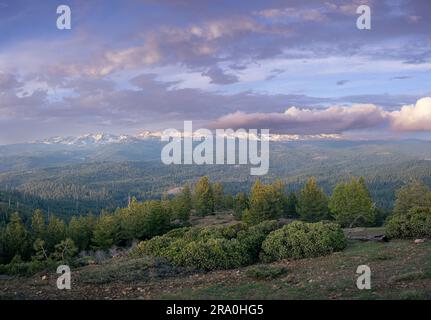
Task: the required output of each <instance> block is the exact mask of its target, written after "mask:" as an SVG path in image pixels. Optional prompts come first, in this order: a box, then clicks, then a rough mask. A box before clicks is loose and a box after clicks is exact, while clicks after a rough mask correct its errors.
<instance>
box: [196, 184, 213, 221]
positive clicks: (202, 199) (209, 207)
mask: <svg viewBox="0 0 431 320" xmlns="http://www.w3.org/2000/svg"><path fill="white" fill-rule="evenodd" d="M194 207H195V210H196V215H198V216H205V215H208V214H212V213H213V212H214V199H213V191H212V187H211V184H210V182H209V178H208V177H207V176H204V177H202V178H201V179H200V180H199V181H198V182H197V183H196V186H195V194H194Z"/></svg>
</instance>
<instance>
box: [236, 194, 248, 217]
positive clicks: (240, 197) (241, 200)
mask: <svg viewBox="0 0 431 320" xmlns="http://www.w3.org/2000/svg"><path fill="white" fill-rule="evenodd" d="M247 208H248V198H247V196H246V194H245V193H244V192H239V193H237V195H236V196H235V199H234V202H233V215H234V217H235V218H236V219H237V220H241V219H242V215H243V212H244V210H245V209H247Z"/></svg>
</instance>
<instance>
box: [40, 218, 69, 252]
mask: <svg viewBox="0 0 431 320" xmlns="http://www.w3.org/2000/svg"><path fill="white" fill-rule="evenodd" d="M65 238H66V225H65V223H64V221H63V220H61V219H59V218H57V217H55V216H54V215H51V216H50V217H49V221H48V225H47V226H46V232H45V236H44V238H43V240H45V244H46V248H47V250H48V251H49V252H53V251H54V247H55V245H56V244H58V243H60V241H61V240H64V239H65Z"/></svg>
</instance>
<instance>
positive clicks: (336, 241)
mask: <svg viewBox="0 0 431 320" xmlns="http://www.w3.org/2000/svg"><path fill="white" fill-rule="evenodd" d="M345 246H346V237H345V235H344V233H343V230H342V229H341V228H340V227H339V225H337V224H334V223H324V222H318V223H306V222H300V221H295V222H292V223H291V224H288V225H285V226H284V227H283V228H281V229H279V230H276V231H273V232H271V233H270V234H269V235H268V237H267V238H266V239H265V241H264V242H263V244H262V252H261V255H260V256H261V259H262V260H263V261H265V262H269V261H275V260H281V259H288V258H290V259H301V258H310V257H317V256H323V255H326V254H330V253H332V252H334V251H340V250H342V249H344V247H345Z"/></svg>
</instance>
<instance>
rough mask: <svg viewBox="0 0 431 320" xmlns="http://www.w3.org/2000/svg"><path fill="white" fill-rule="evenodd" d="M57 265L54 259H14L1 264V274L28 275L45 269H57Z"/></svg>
mask: <svg viewBox="0 0 431 320" xmlns="http://www.w3.org/2000/svg"><path fill="white" fill-rule="evenodd" d="M56 267H57V263H56V262H55V261H53V260H46V261H36V260H34V261H28V262H24V261H18V260H16V259H14V260H12V261H11V262H10V263H9V264H5V265H0V274H7V275H13V276H25V277H28V276H31V275H34V274H36V273H38V272H40V271H43V270H55V268H56Z"/></svg>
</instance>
